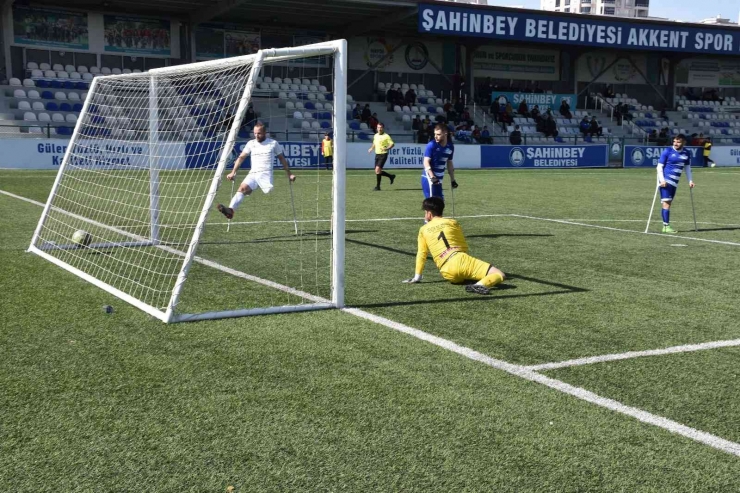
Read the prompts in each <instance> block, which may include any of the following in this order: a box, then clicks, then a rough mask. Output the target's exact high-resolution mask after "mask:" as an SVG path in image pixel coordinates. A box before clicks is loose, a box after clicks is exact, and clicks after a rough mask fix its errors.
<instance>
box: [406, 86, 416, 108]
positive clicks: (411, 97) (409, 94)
mask: <svg viewBox="0 0 740 493" xmlns="http://www.w3.org/2000/svg"><path fill="white" fill-rule="evenodd" d="M406 104H407V105H409V106H412V105H414V104H416V91H414V90H413V89H409V90H408V91H406Z"/></svg>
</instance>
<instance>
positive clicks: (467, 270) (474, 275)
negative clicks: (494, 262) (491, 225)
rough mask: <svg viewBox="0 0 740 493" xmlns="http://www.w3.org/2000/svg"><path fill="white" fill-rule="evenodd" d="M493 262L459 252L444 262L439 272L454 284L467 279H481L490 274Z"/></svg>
mask: <svg viewBox="0 0 740 493" xmlns="http://www.w3.org/2000/svg"><path fill="white" fill-rule="evenodd" d="M490 268H491V264H489V263H488V262H484V261H482V260H478V259H477V258H475V257H471V256H470V255H468V254H467V253H462V252H458V253H456V254H455V255H453V256H452V257H450V259H449V260H448V261H447V262H445V263H444V265H443V266H442V268H441V269H439V273H440V274H442V277H444V278H445V279H446V280H447V281H450V282H451V283H452V284H460V283H462V282H465V281H480V280H481V279H483V278H484V277H486V275H487V274H488V269H490Z"/></svg>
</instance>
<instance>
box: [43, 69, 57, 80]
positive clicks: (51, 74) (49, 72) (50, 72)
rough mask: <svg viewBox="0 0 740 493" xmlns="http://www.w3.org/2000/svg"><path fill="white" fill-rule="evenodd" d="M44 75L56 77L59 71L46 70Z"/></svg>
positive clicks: (51, 77)
mask: <svg viewBox="0 0 740 493" xmlns="http://www.w3.org/2000/svg"><path fill="white" fill-rule="evenodd" d="M44 77H48V78H50V79H56V77H57V73H56V72H54V71H53V70H44Z"/></svg>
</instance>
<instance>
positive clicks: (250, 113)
mask: <svg viewBox="0 0 740 493" xmlns="http://www.w3.org/2000/svg"><path fill="white" fill-rule="evenodd" d="M256 120H257V116H256V114H255V113H254V107H252V105H251V104H250V105H249V107H248V108H247V112H246V113H245V114H244V123H245V124H247V125H250V126H254V124H255V123H256Z"/></svg>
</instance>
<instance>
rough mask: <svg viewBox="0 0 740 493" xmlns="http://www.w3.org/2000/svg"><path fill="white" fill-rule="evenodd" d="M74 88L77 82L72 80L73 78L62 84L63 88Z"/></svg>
mask: <svg viewBox="0 0 740 493" xmlns="http://www.w3.org/2000/svg"><path fill="white" fill-rule="evenodd" d="M74 88H75V83H74V82H72V81H71V80H65V81H64V83H63V84H62V89H74Z"/></svg>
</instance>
